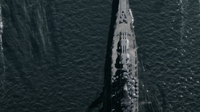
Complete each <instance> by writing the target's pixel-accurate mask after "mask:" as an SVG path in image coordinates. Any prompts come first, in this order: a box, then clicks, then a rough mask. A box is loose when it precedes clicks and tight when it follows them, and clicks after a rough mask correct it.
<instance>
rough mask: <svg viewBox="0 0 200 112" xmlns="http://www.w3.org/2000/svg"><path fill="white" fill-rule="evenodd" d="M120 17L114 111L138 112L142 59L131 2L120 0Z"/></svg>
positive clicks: (114, 68)
mask: <svg viewBox="0 0 200 112" xmlns="http://www.w3.org/2000/svg"><path fill="white" fill-rule="evenodd" d="M116 16H117V17H116V23H115V26H114V29H115V31H114V34H113V44H112V56H111V59H112V64H111V111H112V112H138V111H139V109H138V100H139V87H138V86H139V80H138V57H137V45H136V37H135V33H134V26H133V23H134V18H133V15H132V11H131V9H130V6H129V0H119V5H118V12H117V14H116Z"/></svg>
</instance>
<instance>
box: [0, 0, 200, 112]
mask: <svg viewBox="0 0 200 112" xmlns="http://www.w3.org/2000/svg"><path fill="white" fill-rule="evenodd" d="M130 7H131V9H132V12H133V16H134V18H135V23H134V25H135V34H136V36H137V38H136V39H137V45H138V46H139V49H138V55H139V60H140V63H139V64H140V65H139V66H140V71H139V76H140V77H139V78H140V112H199V111H200V104H199V101H200V100H199V98H200V94H199V92H200V89H199V88H200V74H199V73H200V68H199V64H200V55H199V53H200V45H199V43H200V38H199V36H200V33H199V31H200V29H199V28H200V21H199V20H200V2H199V1H198V0H190V1H189V0H173V1H172V0H151V1H150V0H130ZM111 12H112V0H109V1H106V0H92V1H91V0H51V1H48V0H3V1H2V16H3V17H2V18H3V23H4V32H3V35H2V42H3V44H2V45H3V46H2V47H3V50H2V51H1V53H3V57H0V58H1V65H0V67H1V69H0V70H1V72H0V73H1V79H0V80H1V83H0V86H1V87H0V111H1V112H36V111H37V112H83V111H86V110H87V109H88V107H89V106H90V104H91V103H92V102H93V101H94V100H95V99H96V98H97V97H98V96H99V94H100V93H101V91H102V90H103V86H104V74H105V73H104V66H105V60H106V58H105V57H106V52H107V40H108V34H109V27H110V26H109V25H110V22H111V21H110V18H111ZM1 53H0V54H1ZM2 60H3V61H4V62H2ZM4 66H5V73H4V71H3V70H4V68H3V67H4ZM99 107H100V106H99ZM93 111H94V112H96V111H98V107H97V109H95V110H93Z"/></svg>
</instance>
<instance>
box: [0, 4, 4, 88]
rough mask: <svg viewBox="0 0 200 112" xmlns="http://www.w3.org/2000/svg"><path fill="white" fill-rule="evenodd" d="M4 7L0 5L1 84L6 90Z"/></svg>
mask: <svg viewBox="0 0 200 112" xmlns="http://www.w3.org/2000/svg"><path fill="white" fill-rule="evenodd" d="M1 12H2V7H1V4H0V52H1V60H2V71H3V73H2V76H1V83H2V88H3V90H4V82H5V61H4V54H3V45H2V43H3V41H2V34H3V20H2V13H1Z"/></svg>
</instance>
